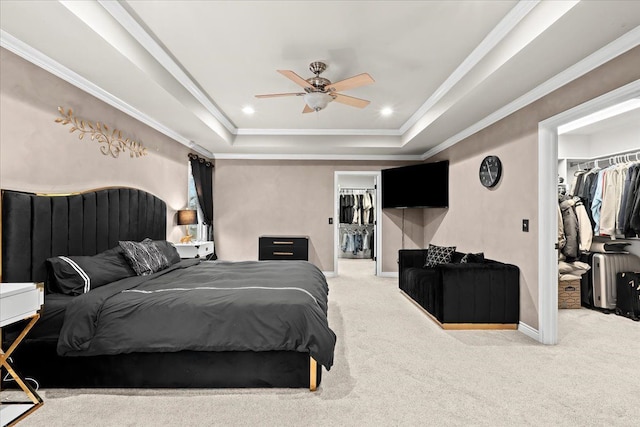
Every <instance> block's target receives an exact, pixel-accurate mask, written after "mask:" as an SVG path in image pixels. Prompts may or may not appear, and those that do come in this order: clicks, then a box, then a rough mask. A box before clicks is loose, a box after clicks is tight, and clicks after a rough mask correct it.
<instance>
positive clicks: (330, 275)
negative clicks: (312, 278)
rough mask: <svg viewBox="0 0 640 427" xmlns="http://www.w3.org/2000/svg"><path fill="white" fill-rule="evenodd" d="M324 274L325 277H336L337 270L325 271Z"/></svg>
mask: <svg viewBox="0 0 640 427" xmlns="http://www.w3.org/2000/svg"><path fill="white" fill-rule="evenodd" d="M322 274H324V277H336V272H335V271H323V272H322Z"/></svg>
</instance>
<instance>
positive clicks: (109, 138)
mask: <svg viewBox="0 0 640 427" xmlns="http://www.w3.org/2000/svg"><path fill="white" fill-rule="evenodd" d="M58 112H59V113H60V115H61V116H62V117H59V118H57V119H56V123H60V124H63V125H68V124H70V125H71V129H69V132H70V133H73V132H75V131H78V132H79V134H78V138H80V139H83V138H84V136H85V135H89V136H91V140H92V141H97V142H98V143H100V144H101V146H100V151H101V152H102V154H104V155H105V156H106V155H108V154H110V155H111V156H112V157H114V158H117V157H118V156H119V155H120V153H121V152H123V151H126V150H129V155H130V156H131V157H141V156H146V155H147V148H146V147H144V146H143V145H142V143H140V142H137V141H133V140H131V139H129V138H124V139H123V138H122V132H121V131H119V130H118V129H110V128H109V127H108V126H107V125H106V124H104V123H100V122H96V123H95V124H93V123H91V122H89V121H85V120H81V119H78V118H77V117H74V115H73V111H72V110H71V108H69V110H68V111H66V112H65V110H64V108H62V107H58Z"/></svg>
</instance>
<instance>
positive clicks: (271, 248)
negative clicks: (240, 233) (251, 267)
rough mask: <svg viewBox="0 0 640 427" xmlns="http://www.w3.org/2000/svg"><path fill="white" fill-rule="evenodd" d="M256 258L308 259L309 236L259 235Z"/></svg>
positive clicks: (260, 259) (262, 259)
mask: <svg viewBox="0 0 640 427" xmlns="http://www.w3.org/2000/svg"><path fill="white" fill-rule="evenodd" d="M258 260H259V261H266V260H292V261H308V260H309V236H260V237H259V238H258Z"/></svg>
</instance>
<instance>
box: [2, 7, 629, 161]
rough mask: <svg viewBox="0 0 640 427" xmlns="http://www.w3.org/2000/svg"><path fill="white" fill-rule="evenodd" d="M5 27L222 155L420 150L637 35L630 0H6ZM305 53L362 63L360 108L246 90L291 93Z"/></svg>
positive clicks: (63, 66)
mask: <svg viewBox="0 0 640 427" xmlns="http://www.w3.org/2000/svg"><path fill="white" fill-rule="evenodd" d="M0 25H1V28H2V33H1V35H2V38H1V41H2V46H3V47H5V48H7V49H9V50H11V51H13V52H15V53H17V54H19V55H21V56H23V57H25V58H27V59H29V60H31V61H33V62H35V63H37V64H38V65H40V66H43V67H44V68H45V69H48V70H49V71H52V72H54V73H55V74H56V75H59V76H61V77H62V78H65V79H66V80H68V81H70V82H72V83H73V84H75V85H77V86H79V87H81V88H83V89H84V90H87V91H88V92H90V93H93V94H94V95H96V96H98V97H99V98H101V99H103V100H105V101H106V102H109V103H110V104H112V105H114V106H116V107H117V108H120V109H121V110H123V111H125V112H127V113H128V114H131V115H132V116H134V117H136V118H138V119H140V120H142V121H144V122H145V123H147V124H150V125H151V126H153V127H155V128H156V129H158V130H160V131H161V132H163V133H165V134H167V135H169V136H171V137H172V138H174V139H176V140H177V141H178V142H181V143H183V144H185V145H189V144H190V143H191V142H193V143H195V144H197V146H196V148H197V149H199V150H200V151H201V152H202V153H206V152H207V151H208V152H210V153H209V154H211V155H212V156H214V157H217V158H225V157H227V158H228V157H251V156H254V157H261V156H262V157H269V156H273V157H282V158H287V156H292V157H313V156H317V157H318V158H319V157H333V158H347V157H348V158H397V159H400V158H415V159H418V158H425V157H427V156H429V155H430V154H432V153H434V152H435V151H437V150H439V149H442V148H443V147H446V146H448V145H451V144H453V143H455V142H457V141H458V140H460V139H462V138H463V137H465V136H468V135H470V134H472V133H474V132H475V131H477V130H479V129H481V128H482V127H483V126H486V125H488V124H490V123H492V122H495V121H496V120H498V119H500V118H501V117H504V116H505V115H507V114H509V113H510V112H512V111H514V110H515V109H517V108H519V107H522V106H523V105H526V103H528V102H532V101H533V100H535V99H537V98H539V97H541V96H544V95H545V94H546V93H549V92H550V91H552V90H554V89H555V88H557V87H559V86H560V85H562V84H565V83H567V82H568V81H570V80H571V79H573V78H576V77H578V76H579V75H581V74H583V73H585V72H588V71H589V70H590V69H592V68H594V67H595V66H597V65H600V64H601V63H602V62H605V61H606V60H609V59H611V58H612V57H615V56H617V55H619V54H621V53H623V52H625V51H627V50H628V49H630V48H633V47H635V46H637V45H638V44H640V1H596V0H590V1H581V2H577V1H513V0H502V1H495V0H488V1H485V0H474V1H295V2H294V1H170V0H165V1H148V0H128V1H121V2H113V1H11V0H2V1H1V2H0ZM594 52H598V54H596V55H593V54H594ZM316 60H322V61H324V62H326V63H327V65H328V68H327V70H326V71H325V72H324V73H323V74H322V76H323V77H325V78H328V79H329V80H331V81H333V82H336V81H338V80H342V79H345V78H348V77H351V76H353V75H356V74H360V73H364V72H366V73H369V74H370V75H371V76H372V77H373V79H374V80H375V83H374V84H372V85H369V86H364V87H359V88H355V89H352V90H349V91H346V92H345V94H346V95H349V96H354V97H358V98H364V99H367V100H370V101H371V103H370V104H369V105H368V106H367V107H366V108H364V109H358V108H354V107H349V106H346V105H343V104H339V103H337V102H333V103H331V104H329V106H328V107H327V108H326V109H325V110H322V111H320V112H318V113H309V114H302V109H303V107H304V103H303V99H302V98H301V97H287V98H272V99H257V98H255V97H254V95H256V94H265V93H280V92H298V91H299V89H300V87H299V86H297V85H295V84H294V83H293V82H292V81H290V80H288V79H286V78H285V77H284V76H282V75H281V74H279V73H277V72H276V70H293V71H294V72H296V73H297V74H299V75H300V76H302V77H303V78H308V77H311V76H312V73H311V72H310V71H309V70H308V66H309V63H310V62H312V61H316ZM245 106H252V107H253V108H254V109H255V113H254V114H253V115H250V116H249V115H245V114H244V113H243V112H242V108H243V107H245ZM78 107H79V106H78ZM384 107H391V108H393V109H394V114H393V115H391V116H390V117H383V116H382V115H381V114H380V111H381V109H382V108H384ZM76 110H77V107H76ZM143 142H144V141H143ZM198 146H199V147H202V148H204V150H202V149H201V148H199V147H198Z"/></svg>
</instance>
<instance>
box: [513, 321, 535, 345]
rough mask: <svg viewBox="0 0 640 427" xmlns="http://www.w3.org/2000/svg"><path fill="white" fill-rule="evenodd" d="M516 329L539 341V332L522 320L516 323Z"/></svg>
mask: <svg viewBox="0 0 640 427" xmlns="http://www.w3.org/2000/svg"><path fill="white" fill-rule="evenodd" d="M518 331H520V332H522V333H523V334H525V335H526V336H528V337H529V338H533V339H534V340H536V341H538V342H540V332H538V330H537V329H534V328H532V327H531V326H529V325H527V324H526V323H524V322H520V324H518Z"/></svg>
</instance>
